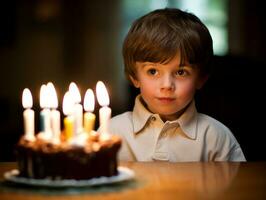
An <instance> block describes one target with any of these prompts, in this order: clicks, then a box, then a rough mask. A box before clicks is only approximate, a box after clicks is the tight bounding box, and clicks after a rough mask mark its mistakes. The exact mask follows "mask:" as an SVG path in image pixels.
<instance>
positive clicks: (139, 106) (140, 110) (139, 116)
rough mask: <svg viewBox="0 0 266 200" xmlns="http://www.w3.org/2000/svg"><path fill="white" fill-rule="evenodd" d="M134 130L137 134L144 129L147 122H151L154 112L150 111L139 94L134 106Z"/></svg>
mask: <svg viewBox="0 0 266 200" xmlns="http://www.w3.org/2000/svg"><path fill="white" fill-rule="evenodd" d="M132 115H133V116H132V117H133V130H134V133H135V134H138V133H139V132H141V131H142V129H143V128H144V127H145V125H146V124H148V123H149V120H150V119H151V117H152V115H153V113H151V112H150V111H148V110H147V109H146V108H145V106H144V105H143V103H142V102H141V96H140V95H138V96H137V97H136V99H135V106H134V108H133V114H132Z"/></svg>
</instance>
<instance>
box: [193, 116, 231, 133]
mask: <svg viewBox="0 0 266 200" xmlns="http://www.w3.org/2000/svg"><path fill="white" fill-rule="evenodd" d="M198 122H199V123H202V124H205V125H207V126H209V127H210V128H217V129H220V130H228V131H230V130H229V128H228V127H227V126H226V125H224V124H223V123H222V122H220V121H218V120H217V119H215V118H213V117H211V116H210V115H207V114H203V113H198Z"/></svg>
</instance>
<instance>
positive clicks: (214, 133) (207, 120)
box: [198, 113, 235, 140]
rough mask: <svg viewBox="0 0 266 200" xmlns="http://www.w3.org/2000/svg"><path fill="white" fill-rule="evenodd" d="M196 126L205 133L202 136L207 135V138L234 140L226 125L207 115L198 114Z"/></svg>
mask: <svg viewBox="0 0 266 200" xmlns="http://www.w3.org/2000/svg"><path fill="white" fill-rule="evenodd" d="M198 126H199V128H202V129H203V130H205V131H206V132H205V133H204V134H207V137H215V138H220V139H222V138H223V139H225V138H231V139H233V140H235V138H234V135H233V133H232V132H231V130H230V129H229V128H228V127H227V126H226V125H224V124H223V123H222V122H220V121H218V120H217V119H215V118H213V117H211V116H209V115H206V114H203V113H198Z"/></svg>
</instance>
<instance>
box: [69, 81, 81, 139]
mask: <svg viewBox="0 0 266 200" xmlns="http://www.w3.org/2000/svg"><path fill="white" fill-rule="evenodd" d="M69 92H70V95H71V96H72V97H71V98H72V99H73V100H74V110H73V112H74V113H73V115H74V118H75V125H74V133H75V134H78V133H81V132H82V131H83V127H82V125H83V119H82V117H83V107H82V105H81V104H80V102H81V95H80V93H79V89H78V87H77V85H76V84H75V83H74V82H72V83H70V85H69Z"/></svg>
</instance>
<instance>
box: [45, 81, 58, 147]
mask: <svg viewBox="0 0 266 200" xmlns="http://www.w3.org/2000/svg"><path fill="white" fill-rule="evenodd" d="M47 90H48V91H49V94H50V95H51V96H50V98H51V102H50V103H51V105H50V106H51V109H52V110H51V129H52V134H53V135H52V142H53V143H56V144H58V143H59V142H60V134H61V126H60V112H59V111H58V110H57V107H58V98H57V94H56V90H55V87H54V85H53V83H51V82H49V83H48V84H47Z"/></svg>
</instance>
